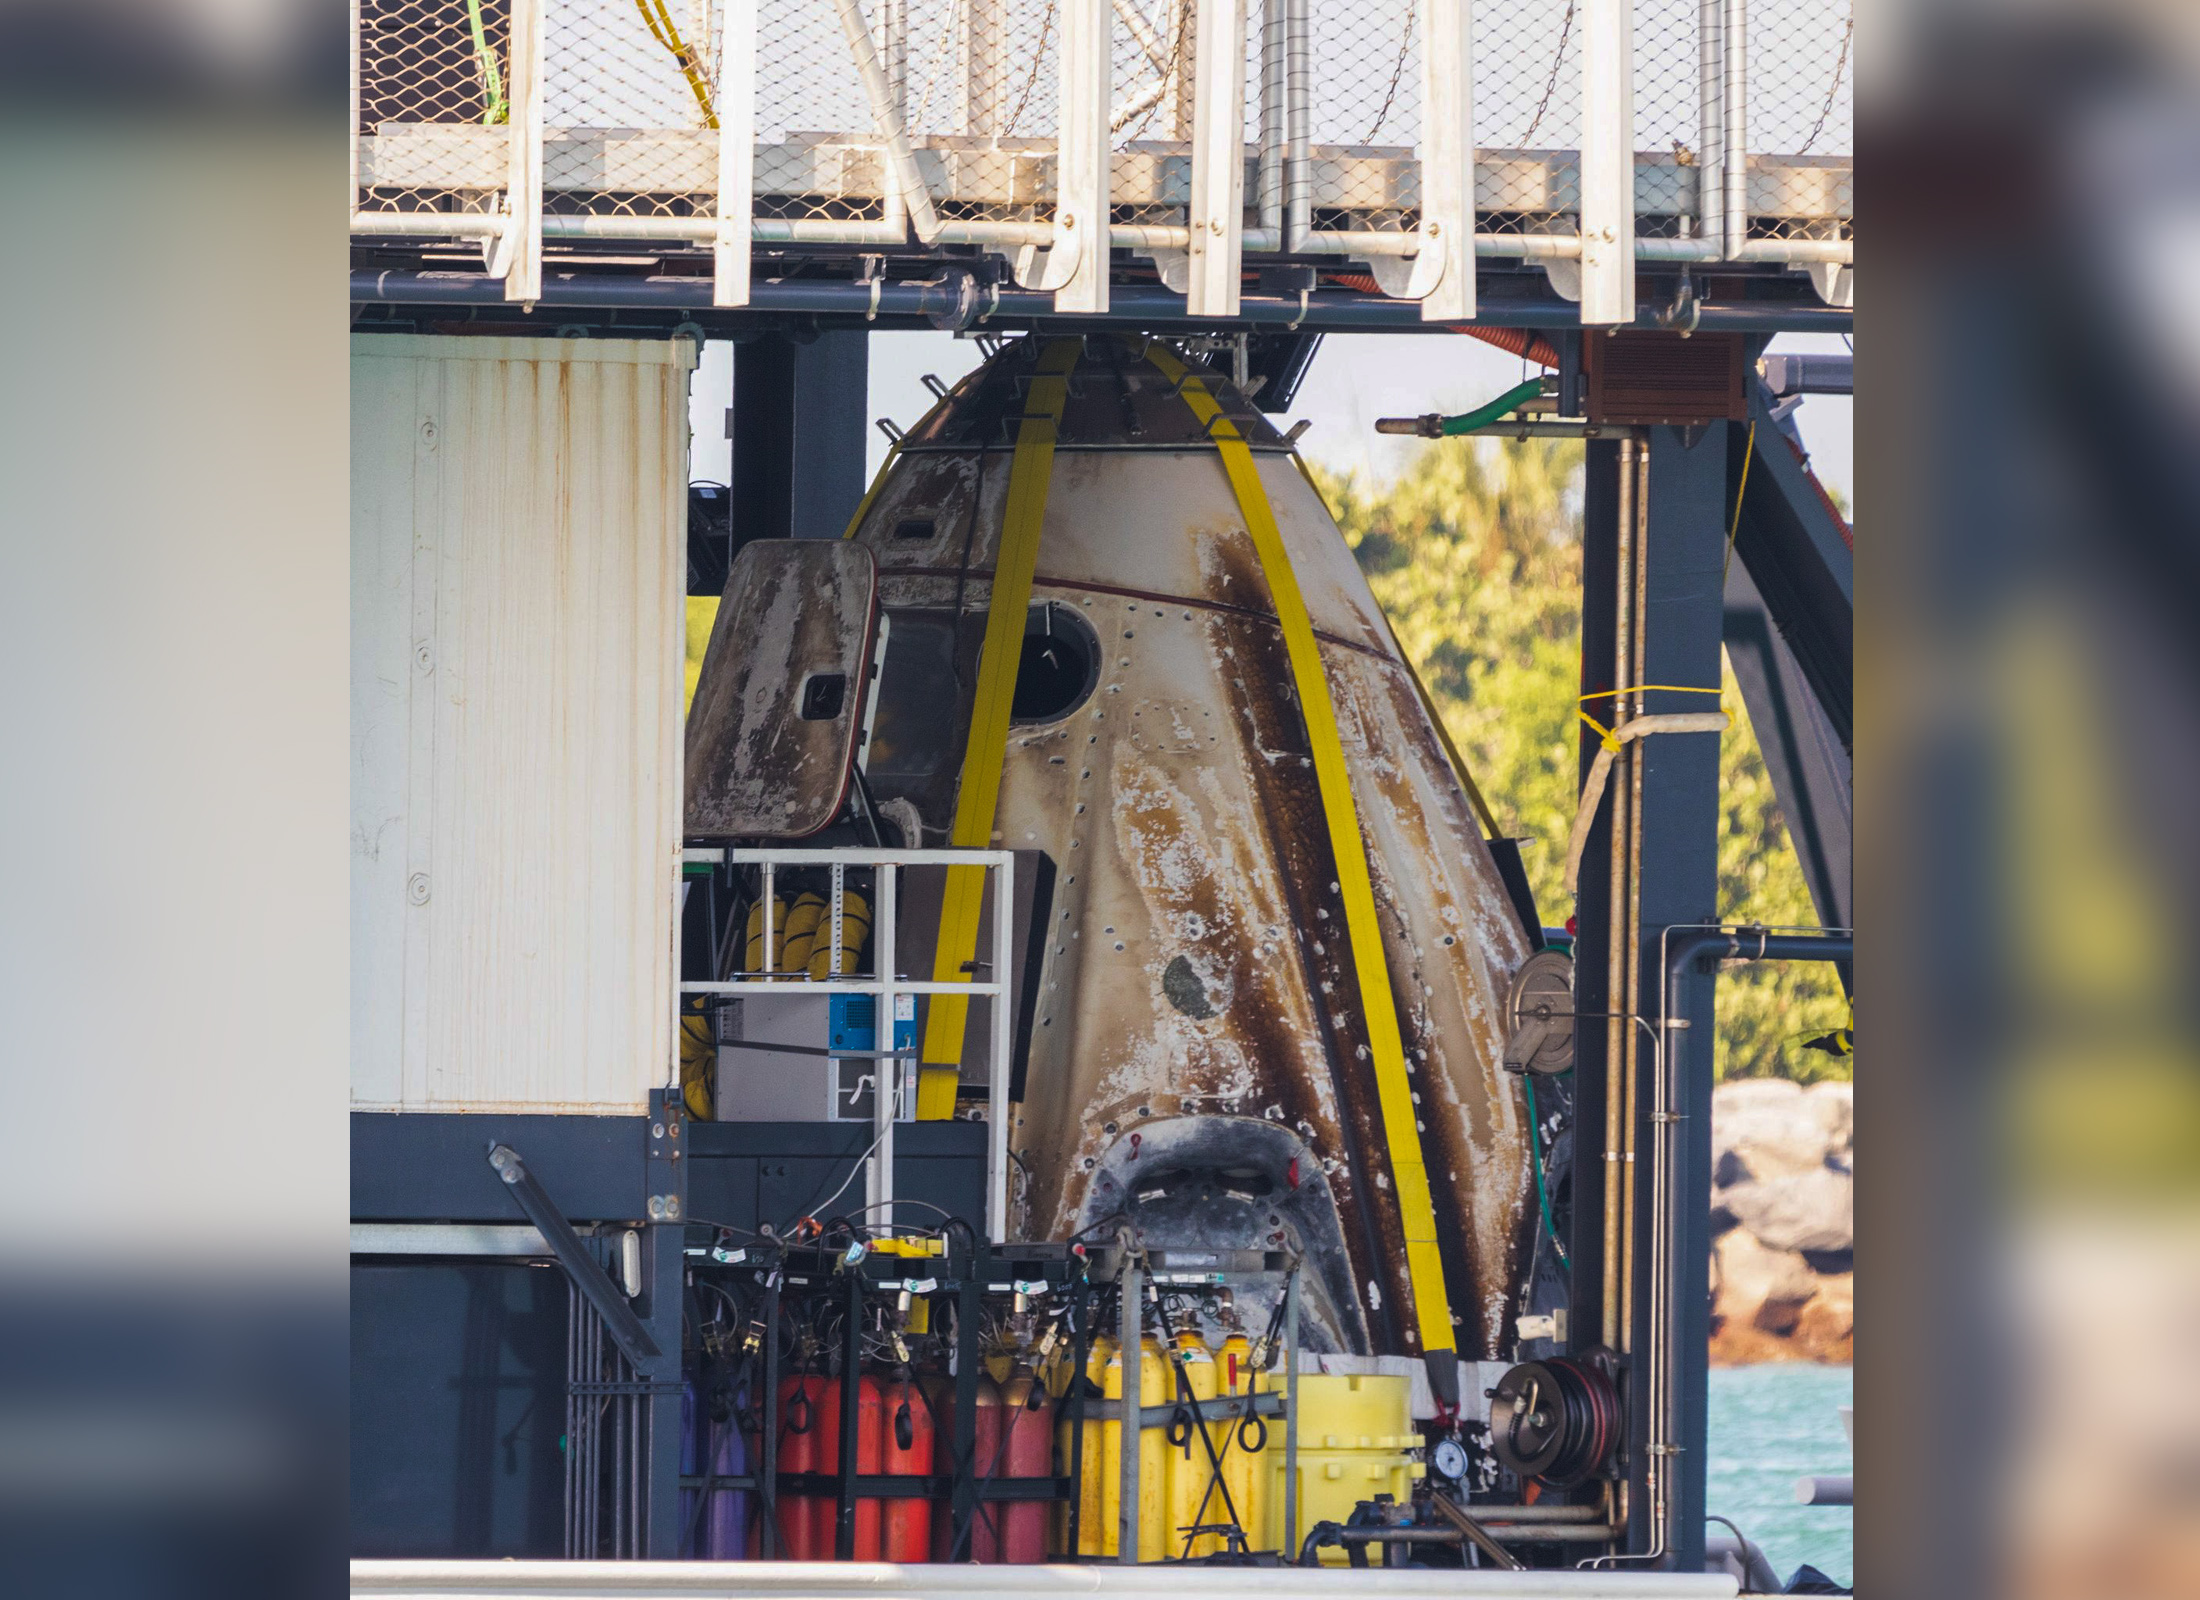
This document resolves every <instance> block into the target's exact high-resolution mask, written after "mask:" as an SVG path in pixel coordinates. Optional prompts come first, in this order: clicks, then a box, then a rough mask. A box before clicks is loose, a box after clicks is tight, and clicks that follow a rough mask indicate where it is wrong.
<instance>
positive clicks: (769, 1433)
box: [756, 1271, 785, 1559]
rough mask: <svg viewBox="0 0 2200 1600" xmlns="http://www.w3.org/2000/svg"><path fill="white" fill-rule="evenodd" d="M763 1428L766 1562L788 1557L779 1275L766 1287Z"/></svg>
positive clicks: (759, 1522) (761, 1523) (761, 1529)
mask: <svg viewBox="0 0 2200 1600" xmlns="http://www.w3.org/2000/svg"><path fill="white" fill-rule="evenodd" d="M758 1410H759V1413H760V1415H761V1416H762V1418H763V1426H762V1427H761V1428H760V1429H759V1430H758V1431H759V1432H760V1433H761V1434H762V1435H763V1440H762V1443H763V1462H762V1465H761V1467H760V1468H759V1472H758V1478H757V1491H756V1492H757V1498H758V1500H759V1501H760V1502H761V1512H760V1514H759V1515H758V1517H757V1519H756V1526H757V1531H758V1533H759V1534H761V1535H762V1538H761V1539H760V1541H759V1542H760V1543H761V1544H762V1546H763V1550H764V1555H765V1557H766V1559H769V1558H771V1557H774V1556H779V1555H783V1554H785V1551H783V1550H782V1549H781V1548H780V1538H779V1274H778V1272H777V1271H774V1272H773V1273H772V1275H771V1277H770V1278H769V1279H768V1280H767V1281H766V1282H765V1285H764V1394H763V1397H762V1404H761V1405H760V1407H759V1408H758Z"/></svg>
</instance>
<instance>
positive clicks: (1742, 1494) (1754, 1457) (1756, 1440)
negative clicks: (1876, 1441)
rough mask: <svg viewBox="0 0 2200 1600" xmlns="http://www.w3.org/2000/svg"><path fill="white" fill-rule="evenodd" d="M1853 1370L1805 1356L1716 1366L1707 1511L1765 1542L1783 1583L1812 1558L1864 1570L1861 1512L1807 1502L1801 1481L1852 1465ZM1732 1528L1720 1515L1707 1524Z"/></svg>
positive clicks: (1831, 1569) (1838, 1575)
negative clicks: (1845, 1416)
mask: <svg viewBox="0 0 2200 1600" xmlns="http://www.w3.org/2000/svg"><path fill="white" fill-rule="evenodd" d="M1855 1393H1856V1379H1855V1374H1854V1372H1853V1371H1852V1370H1851V1369H1850V1368H1848V1367H1821V1366H1813V1365H1811V1364H1809V1363H1806V1362H1800V1361H1798V1362H1775V1363H1771V1364H1768V1365H1765V1366H1757V1367H1713V1368H1712V1369H1711V1419H1710V1421H1711V1438H1710V1459H1709V1460H1708V1462H1707V1463H1706V1468H1705V1470H1706V1474H1707V1476H1708V1479H1709V1493H1708V1496H1707V1499H1708V1501H1709V1509H1710V1510H1712V1511H1715V1512H1717V1513H1718V1514H1719V1515H1720V1516H1723V1517H1728V1518H1731V1519H1732V1520H1733V1521H1734V1522H1735V1523H1736V1524H1737V1525H1738V1526H1739V1527H1740V1528H1741V1530H1742V1532H1744V1533H1745V1534H1747V1535H1748V1536H1749V1537H1750V1538H1751V1539H1753V1540H1755V1541H1756V1542H1757V1543H1758V1544H1759V1545H1761V1546H1763V1547H1764V1552H1765V1557H1766V1559H1767V1560H1769V1561H1770V1562H1771V1563H1772V1569H1773V1571H1775V1572H1777V1573H1778V1574H1779V1575H1780V1581H1781V1582H1782V1583H1785V1582H1787V1580H1788V1576H1789V1575H1790V1574H1791V1573H1793V1572H1794V1571H1795V1569H1796V1568H1797V1567H1798V1566H1800V1565H1802V1564H1803V1563H1804V1562H1806V1561H1807V1562H1809V1563H1810V1564H1811V1565H1812V1566H1814V1567H1816V1568H1817V1569H1818V1570H1819V1571H1820V1572H1823V1573H1825V1574H1826V1576H1828V1577H1829V1578H1835V1579H1838V1580H1839V1581H1840V1582H1842V1583H1849V1582H1852V1581H1853V1580H1854V1575H1855V1571H1856V1544H1855V1540H1856V1513H1855V1512H1854V1511H1852V1510H1851V1509H1850V1508H1849V1507H1847V1506H1799V1505H1797V1504H1796V1503H1795V1480H1796V1479H1797V1478H1801V1477H1808V1476H1810V1475H1813V1474H1822V1475H1828V1476H1832V1475H1838V1474H1841V1473H1847V1472H1851V1471H1853V1470H1854V1468H1853V1466H1852V1464H1851V1458H1850V1455H1849V1442H1848V1437H1847V1435H1846V1434H1844V1433H1843V1432H1842V1429H1841V1418H1840V1416H1839V1415H1838V1414H1837V1413H1836V1411H1835V1410H1834V1408H1835V1407H1836V1406H1845V1405H1849V1404H1851V1403H1853V1400H1854V1396H1855ZM1706 1531H1707V1532H1711V1533H1720V1532H1724V1531H1725V1530H1723V1529H1722V1528H1720V1527H1719V1526H1718V1524H1716V1523H1713V1524H1712V1525H1711V1527H1710V1528H1709V1529H1708V1530H1706Z"/></svg>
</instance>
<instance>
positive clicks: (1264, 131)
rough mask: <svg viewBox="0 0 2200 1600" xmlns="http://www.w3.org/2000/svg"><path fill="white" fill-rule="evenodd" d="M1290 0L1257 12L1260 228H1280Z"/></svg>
mask: <svg viewBox="0 0 2200 1600" xmlns="http://www.w3.org/2000/svg"><path fill="white" fill-rule="evenodd" d="M1290 4H1291V0H1262V4H1261V12H1260V169H1259V170H1260V225H1261V226H1262V227H1263V228H1266V229H1270V230H1273V231H1275V232H1277V233H1279V234H1280V233H1281V231H1282V228H1283V184H1284V159H1285V157H1284V146H1285V144H1286V142H1287V140H1288V139H1289V137H1290V133H1289V126H1290V125H1289V121H1288V119H1287V118H1286V116H1285V105H1284V100H1285V95H1286V93H1287V92H1288V91H1287V89H1286V87H1285V86H1286V84H1287V82H1288V79H1289V61H1290V55H1289V39H1290Z"/></svg>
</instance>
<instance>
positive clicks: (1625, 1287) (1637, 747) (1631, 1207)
mask: <svg viewBox="0 0 2200 1600" xmlns="http://www.w3.org/2000/svg"><path fill="white" fill-rule="evenodd" d="M1624 459H1625V458H1624V457H1623V458H1622V462H1623V465H1622V468H1621V470H1622V471H1625V470H1626V468H1625V465H1624ZM1634 473H1635V479H1634V485H1633V488H1632V491H1631V493H1630V494H1629V496H1628V500H1629V503H1630V504H1631V506H1632V507H1633V516H1634V528H1633V535H1634V540H1633V542H1634V548H1635V560H1634V573H1633V588H1632V592H1631V593H1630V594H1629V595H1627V596H1626V597H1625V599H1626V602H1627V604H1628V605H1629V606H1630V608H1631V615H1630V620H1629V623H1628V634H1629V636H1630V638H1631V639H1632V640H1633V649H1634V654H1633V657H1632V660H1631V662H1630V664H1629V667H1628V672H1629V676H1628V677H1626V678H1624V679H1622V680H1621V682H1620V685H1619V687H1622V688H1626V687H1632V686H1635V685H1639V684H1641V683H1642V682H1643V681H1644V677H1643V672H1644V668H1643V662H1644V650H1645V645H1646V642H1647V635H1648V633H1649V620H1650V619H1649V585H1650V521H1649V515H1648V512H1649V500H1650V483H1649V477H1650V448H1649V446H1648V444H1643V445H1640V446H1638V447H1637V448H1636V449H1635V451H1634ZM1621 704H1623V705H1624V706H1625V707H1626V708H1627V709H1626V715H1628V716H1630V717H1635V716H1640V715H1641V714H1642V710H1643V702H1642V695H1641V693H1640V691H1639V689H1638V691H1637V692H1636V693H1634V694H1631V695H1628V696H1626V697H1625V698H1624V700H1622V701H1621ZM1616 714H1617V713H1615V715H1616ZM1621 759H1622V760H1623V761H1625V762H1626V763H1627V768H1626V775H1625V776H1626V783H1625V787H1626V790H1627V829H1626V832H1627V904H1626V908H1625V916H1624V918H1622V917H1621V916H1619V915H1616V914H1615V916H1614V918H1613V921H1614V922H1615V924H1616V923H1620V922H1622V921H1624V924H1625V927H1626V942H1625V943H1624V944H1623V945H1622V947H1621V948H1622V949H1623V950H1624V951H1625V966H1624V968H1623V975H1624V977H1625V979H1626V982H1627V999H1626V1003H1625V1004H1623V1005H1622V1006H1621V1007H1620V1009H1621V1010H1622V1011H1624V1012H1626V1013H1627V1016H1628V1018H1629V1019H1630V1020H1628V1021H1627V1022H1626V1023H1625V1024H1623V1026H1624V1027H1625V1029H1626V1040H1627V1060H1626V1074H1625V1075H1626V1084H1627V1087H1626V1096H1627V1104H1626V1106H1625V1108H1624V1110H1623V1112H1622V1114H1621V1127H1622V1129H1623V1131H1624V1135H1625V1138H1626V1144H1625V1146H1624V1150H1625V1165H1624V1168H1623V1170H1624V1171H1625V1174H1626V1184H1625V1193H1624V1195H1623V1197H1622V1198H1623V1204H1624V1211H1623V1214H1622V1216H1621V1218H1620V1230H1619V1232H1620V1239H1621V1240H1622V1245H1621V1248H1622V1249H1623V1250H1625V1252H1626V1257H1627V1266H1626V1270H1625V1271H1623V1272H1622V1273H1621V1274H1620V1280H1619V1292H1620V1311H1619V1325H1620V1337H1621V1338H1622V1339H1623V1340H1624V1341H1626V1342H1625V1343H1623V1344H1622V1345H1621V1346H1620V1348H1621V1349H1622V1350H1630V1349H1632V1348H1634V1343H1633V1341H1634V1326H1635V1169H1636V1161H1635V1142H1636V1139H1635V1129H1636V1125H1637V1120H1638V1119H1637V1117H1636V1114H1635V1113H1636V1100H1637V1098H1638V1095H1637V1089H1636V1085H1637V1083H1638V1082H1639V1081H1640V1076H1641V1074H1640V1070H1639V1062H1638V1055H1639V1052H1640V1049H1641V1044H1642V1030H1641V1029H1640V1028H1639V1027H1637V1026H1636V1024H1635V1023H1634V1021H1633V1020H1632V1019H1633V1018H1636V1017H1639V1016H1641V1015H1642V1014H1643V1011H1642V742H1641V741H1640V740H1634V741H1631V742H1630V743H1629V744H1628V746H1627V748H1626V750H1625V752H1624V753H1623V754H1622V756H1621ZM1612 837H1613V839H1614V841H1615V843H1616V842H1617V840H1618V838H1619V832H1618V830H1617V829H1614V831H1613V835H1612ZM1653 1214H1654V1213H1653Z"/></svg>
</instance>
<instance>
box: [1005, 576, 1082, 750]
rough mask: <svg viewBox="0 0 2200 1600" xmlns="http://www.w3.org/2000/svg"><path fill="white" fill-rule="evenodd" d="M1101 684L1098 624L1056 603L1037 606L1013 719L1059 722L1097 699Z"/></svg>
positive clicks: (1030, 617)
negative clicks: (1096, 628) (1093, 695)
mask: <svg viewBox="0 0 2200 1600" xmlns="http://www.w3.org/2000/svg"><path fill="white" fill-rule="evenodd" d="M1099 682H1100V638H1099V635H1097V634H1095V633H1094V632H1093V631H1092V624H1091V623H1089V622H1087V621H1086V620H1085V619H1084V618H1083V617H1082V616H1080V615H1079V614H1078V613H1077V612H1075V611H1072V610H1071V609H1070V608H1069V607H1067V606H1064V605H1057V604H1055V603H1054V602H1053V601H1051V600H1050V601H1047V602H1046V603H1044V604H1042V605H1036V606H1033V607H1032V608H1031V610H1030V612H1029V613H1028V614H1027V617H1026V620H1025V623H1024V646H1023V656H1022V659H1021V660H1020V661H1019V662H1018V664H1017V668H1016V693H1015V696H1014V698H1013V699H1011V700H1010V702H1009V713H1008V714H1009V720H1010V721H1012V722H1018V723H1025V724H1030V723H1038V722H1059V721H1060V720H1061V719H1062V718H1064V717H1066V716H1068V715H1069V714H1070V713H1071V712H1072V711H1075V710H1076V709H1077V708H1078V707H1079V706H1081V705H1083V704H1084V703H1085V702H1086V701H1087V700H1089V699H1090V698H1092V691H1093V690H1094V689H1095V688H1096V687H1097V686H1098V685H1099Z"/></svg>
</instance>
